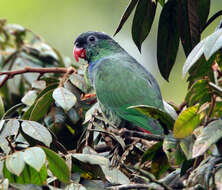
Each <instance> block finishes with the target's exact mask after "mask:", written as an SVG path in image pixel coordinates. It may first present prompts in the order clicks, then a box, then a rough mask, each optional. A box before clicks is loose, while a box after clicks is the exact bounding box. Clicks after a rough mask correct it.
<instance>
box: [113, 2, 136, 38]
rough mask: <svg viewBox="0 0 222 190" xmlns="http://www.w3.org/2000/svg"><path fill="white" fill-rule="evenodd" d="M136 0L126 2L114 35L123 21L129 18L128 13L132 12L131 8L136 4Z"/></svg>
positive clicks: (120, 27)
mask: <svg viewBox="0 0 222 190" xmlns="http://www.w3.org/2000/svg"><path fill="white" fill-rule="evenodd" d="M137 2H138V0H131V1H130V3H129V4H128V6H127V8H126V10H125V12H124V13H123V15H122V17H121V20H120V23H119V26H118V28H117V29H116V31H115V34H114V36H115V35H116V34H117V33H118V32H119V31H120V30H121V29H122V27H123V25H124V24H125V22H126V21H127V19H128V18H129V16H130V14H131V13H132V11H133V9H134V8H135V6H136V4H137Z"/></svg>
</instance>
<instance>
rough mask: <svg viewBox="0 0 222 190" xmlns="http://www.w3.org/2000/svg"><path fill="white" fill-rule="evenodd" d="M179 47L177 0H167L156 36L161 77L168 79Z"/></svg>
mask: <svg viewBox="0 0 222 190" xmlns="http://www.w3.org/2000/svg"><path fill="white" fill-rule="evenodd" d="M178 47H179V30H178V26H177V0H170V1H168V2H167V3H166V4H165V5H164V7H163V10H162V12H161V14H160V20H159V26H158V36H157V63H158V66H159V70H160V73H161V75H162V76H163V78H165V79H166V80H168V79H169V75H170V71H171V69H172V68H173V65H174V63H175V60H176V55H177V51H178Z"/></svg>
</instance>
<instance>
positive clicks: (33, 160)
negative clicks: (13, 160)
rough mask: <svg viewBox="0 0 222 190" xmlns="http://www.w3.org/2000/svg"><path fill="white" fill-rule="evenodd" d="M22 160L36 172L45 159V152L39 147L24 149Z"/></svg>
mask: <svg viewBox="0 0 222 190" xmlns="http://www.w3.org/2000/svg"><path fill="white" fill-rule="evenodd" d="M23 156H24V161H25V162H26V163H27V164H28V165H30V166H32V167H33V168H35V169H36V170H37V171H38V172H39V171H40V170H41V168H42V166H43V164H44V163H45V161H46V155H45V152H44V151H43V150H42V149H41V148H40V147H32V148H29V149H26V150H25V151H24V153H23Z"/></svg>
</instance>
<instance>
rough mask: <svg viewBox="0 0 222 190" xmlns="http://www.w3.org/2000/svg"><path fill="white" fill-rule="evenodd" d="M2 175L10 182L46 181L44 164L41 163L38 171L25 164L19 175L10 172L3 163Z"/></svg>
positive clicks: (36, 183) (32, 182)
mask: <svg viewBox="0 0 222 190" xmlns="http://www.w3.org/2000/svg"><path fill="white" fill-rule="evenodd" d="M3 175H4V178H7V179H8V180H9V181H10V182H11V183H15V184H35V185H43V184H45V183H46V178H47V175H48V174H47V168H46V166H45V165H43V167H42V168H41V170H40V171H39V172H37V171H36V170H35V169H34V168H32V167H31V166H28V165H25V167H24V169H23V171H22V173H21V174H20V176H17V175H15V174H12V173H10V171H9V170H8V169H7V167H6V164H4V167H3Z"/></svg>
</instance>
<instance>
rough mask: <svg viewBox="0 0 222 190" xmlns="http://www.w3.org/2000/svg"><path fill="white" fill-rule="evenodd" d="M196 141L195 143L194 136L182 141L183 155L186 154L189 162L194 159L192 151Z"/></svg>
mask: <svg viewBox="0 0 222 190" xmlns="http://www.w3.org/2000/svg"><path fill="white" fill-rule="evenodd" d="M194 141H195V137H194V135H191V136H189V137H186V138H184V139H180V147H181V149H182V151H183V153H184V154H185V156H186V158H187V160H190V159H191V158H192V150H193V144H194Z"/></svg>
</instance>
